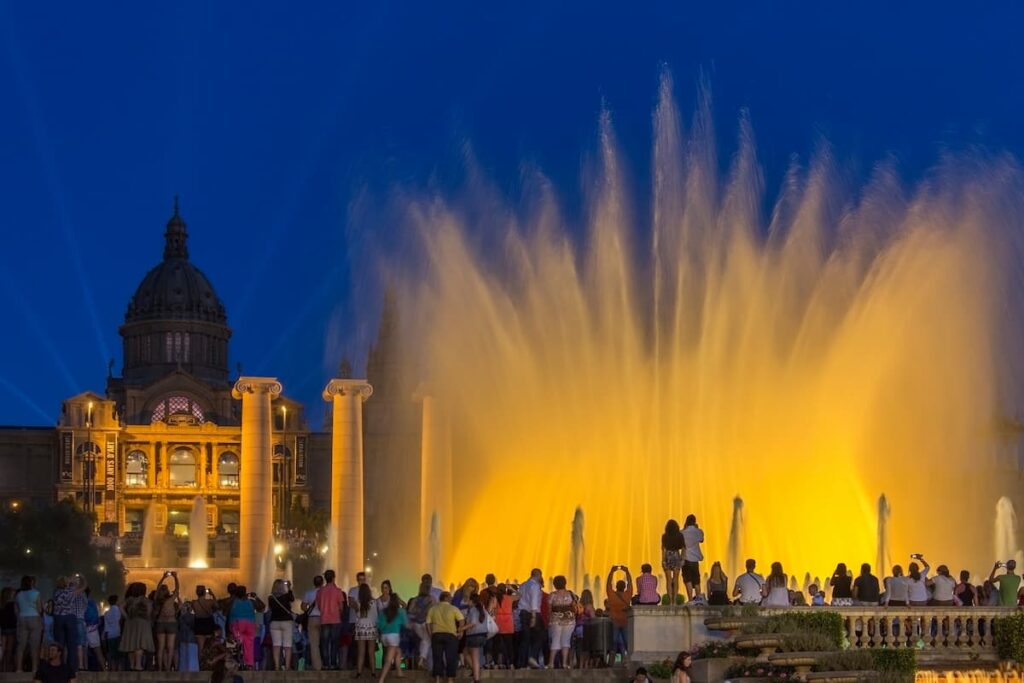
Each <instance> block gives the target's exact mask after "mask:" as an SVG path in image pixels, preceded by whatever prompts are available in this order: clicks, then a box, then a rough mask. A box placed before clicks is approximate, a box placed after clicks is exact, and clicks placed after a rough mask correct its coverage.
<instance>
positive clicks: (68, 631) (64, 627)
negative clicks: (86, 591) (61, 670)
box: [53, 576, 84, 672]
mask: <svg viewBox="0 0 1024 683" xmlns="http://www.w3.org/2000/svg"><path fill="white" fill-rule="evenodd" d="M83 588H84V586H83ZM78 595H79V587H78V583H77V581H76V578H75V577H71V578H68V577H66V576H61V577H58V578H57V588H56V589H55V590H54V591H53V640H54V642H56V643H57V644H58V645H60V646H61V652H62V656H63V657H64V658H65V659H66V661H67V663H68V665H69V666H70V667H71V670H72V671H75V672H77V671H78V645H79V643H78V617H77V616H76V614H75V603H76V602H77V599H78Z"/></svg>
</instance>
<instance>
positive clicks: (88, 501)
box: [82, 401, 96, 512]
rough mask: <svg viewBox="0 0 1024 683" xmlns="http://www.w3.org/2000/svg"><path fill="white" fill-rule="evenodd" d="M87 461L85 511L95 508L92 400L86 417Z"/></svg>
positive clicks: (84, 483)
mask: <svg viewBox="0 0 1024 683" xmlns="http://www.w3.org/2000/svg"><path fill="white" fill-rule="evenodd" d="M85 429H86V438H85V461H84V462H83V463H82V464H83V471H82V479H83V481H82V485H83V488H84V490H85V494H84V497H85V505H84V508H85V511H86V512H92V509H93V468H94V465H95V458H96V456H95V454H94V453H93V452H92V401H89V410H88V413H87V416H86V418H85Z"/></svg>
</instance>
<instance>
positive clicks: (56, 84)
mask: <svg viewBox="0 0 1024 683" xmlns="http://www.w3.org/2000/svg"><path fill="white" fill-rule="evenodd" d="M890 4H893V5H896V4H899V5H900V6H899V7H889V8H885V7H881V6H874V5H871V4H865V3H845V4H843V6H842V7H840V3H802V4H798V3H743V4H738V3H735V4H734V3H704V4H696V3H681V2H652V3H595V2H541V3H530V2H517V3H487V2H450V3H419V2H403V3H396V2H387V1H383V2H368V3H342V2H323V3H317V2H304V3H277V2H274V3H270V2H259V1H253V2H246V3H240V2H239V3H228V2H225V3H210V2H176V3H146V2H144V3H138V2H111V3H100V4H96V3H0V43H2V46H0V92H2V93H3V106H2V107H0V136H2V140H3V144H2V146H0V200H2V201H0V230H2V233H0V234H2V236H3V249H2V251H0V305H2V306H3V307H4V308H5V310H6V315H5V317H4V320H5V321H6V322H7V325H8V329H7V333H6V334H4V335H3V336H2V337H0V359H2V361H0V424H52V423H53V422H54V421H55V419H56V416H57V413H58V411H59V408H60V401H61V399H63V398H65V397H67V396H69V395H72V394H75V393H78V392H80V391H83V390H86V389H93V390H100V391H102V388H103V384H104V377H105V375H106V368H107V361H108V359H109V358H115V359H116V366H115V367H116V368H117V369H119V368H120V364H121V358H120V338H119V337H118V335H117V328H118V325H119V324H120V323H121V321H122V319H123V316H124V311H125V307H126V306H127V303H128V299H129V297H130V295H131V294H132V292H133V291H134V289H135V287H136V285H137V284H138V282H139V281H140V279H141V278H142V276H143V275H144V274H145V272H146V271H147V270H148V269H149V268H150V267H152V266H153V265H154V264H155V263H156V262H157V261H158V260H159V258H160V255H161V250H162V232H163V227H164V224H165V223H166V220H167V218H168V216H169V214H170V211H171V204H172V197H173V195H174V194H176V193H177V194H180V195H181V204H182V213H183V215H184V217H185V219H186V221H187V222H188V225H189V231H190V234H191V239H190V251H191V255H192V260H193V261H194V262H195V263H196V264H197V265H199V267H200V268H201V269H203V270H204V271H205V272H206V274H207V275H208V276H209V277H210V279H211V280H212V281H213V283H214V286H215V287H216V288H217V290H218V292H219V293H220V296H221V298H222V299H223V300H224V302H225V304H226V306H227V309H228V317H229V323H230V324H231V326H232V327H233V329H234V337H233V339H232V346H231V352H232V361H231V362H232V367H234V364H235V363H237V362H240V363H242V365H243V367H244V370H245V372H246V373H248V374H270V375H276V376H278V377H280V378H281V379H282V381H283V383H284V385H285V389H286V392H288V393H289V394H291V395H293V396H295V397H296V398H298V399H300V400H303V401H305V402H306V403H307V405H309V406H310V407H311V408H313V413H312V414H313V415H316V414H317V412H316V411H317V409H318V408H319V406H318V403H319V392H320V389H321V388H322V386H323V384H324V383H325V381H326V380H327V379H328V376H329V374H330V369H331V367H332V366H334V365H335V364H336V359H337V357H338V356H339V355H340V354H341V353H347V354H349V355H351V356H352V357H353V360H354V361H355V364H356V366H357V367H360V366H361V365H362V364H363V361H364V357H365V348H366V344H367V341H368V340H369V339H370V338H371V337H372V335H373V333H374V330H375V326H376V320H375V314H376V310H377V308H378V301H377V296H376V292H377V291H378V288H377V283H376V282H375V281H374V278H373V274H374V268H372V267H371V266H368V265H367V258H368V247H367V245H369V244H374V243H380V242H382V241H386V240H382V237H381V235H380V234H378V233H379V232H380V231H381V230H387V229H390V228H388V227H382V226H381V225H380V224H379V223H380V221H377V222H374V221H373V220H352V219H351V216H353V215H358V214H354V213H353V212H352V211H351V207H352V206H353V203H354V202H355V201H356V199H357V198H359V197H365V196H384V195H386V193H387V192H388V191H389V190H390V189H393V188H396V187H423V186H426V185H430V186H432V187H437V188H440V189H441V190H442V191H444V190H448V189H453V190H454V189H455V188H457V187H458V185H459V183H460V178H461V175H462V174H461V167H460V159H461V158H462V151H463V150H464V149H465V146H466V145H467V144H468V145H470V146H471V148H472V150H473V153H474V156H475V158H476V159H477V160H478V162H479V163H480V165H481V166H482V168H483V170H484V172H485V173H486V174H487V175H488V176H489V177H490V178H492V179H493V180H494V182H495V183H496V184H497V185H498V187H500V188H502V189H503V190H505V191H508V192H509V193H510V195H512V196H515V195H516V194H517V184H518V182H519V178H520V170H521V168H522V165H523V164H524V163H529V164H535V165H537V166H539V167H540V168H542V169H543V170H544V171H545V172H546V173H547V174H548V175H549V176H550V177H551V178H552V179H553V180H554V181H555V182H556V184H557V185H558V186H559V187H560V188H561V190H562V193H563V195H564V196H565V197H566V198H567V200H568V201H569V202H570V203H572V202H574V201H576V200H578V194H579V173H580V168H581V163H582V160H583V159H584V158H585V157H586V156H587V155H588V154H589V153H590V152H591V151H592V150H593V147H594V142H595V132H596V126H597V116H598V112H599V110H600V107H601V103H602V101H603V102H605V103H606V105H607V107H608V108H609V109H610V111H611V112H612V116H613V118H614V121H615V126H616V131H617V134H618V137H619V140H620V143H621V146H622V148H623V150H624V152H625V155H626V158H627V163H628V165H629V166H630V168H631V170H632V177H633V182H634V184H635V187H636V188H644V187H646V175H647V168H648V164H649V153H650V152H649V148H650V135H651V127H650V120H651V109H652V107H653V105H654V102H655V99H656V96H657V81H658V75H659V71H660V69H661V67H662V65H667V66H668V68H669V69H671V71H672V73H673V74H674V76H675V82H676V91H677V96H678V99H679V101H680V105H681V108H682V109H683V111H689V110H690V109H691V108H692V105H693V101H694V99H695V98H696V94H697V91H696V88H695V87H694V84H695V83H696V82H697V80H698V78H699V77H700V75H701V74H703V75H704V77H705V78H706V79H707V81H708V82H709V83H710V84H711V88H712V91H713V95H714V103H715V113H716V123H717V126H718V131H719V137H720V139H721V143H722V151H723V152H724V153H725V154H723V155H722V156H723V158H724V157H725V155H726V154H727V153H728V152H729V148H730V146H731V144H732V143H731V139H732V136H733V131H734V130H735V122H736V119H737V116H738V113H739V111H740V110H741V108H747V109H749V110H750V114H751V118H752V120H753V124H754V128H755V131H756V135H757V141H758V148H759V154H760V156H761V159H762V161H763V163H764V164H765V166H766V171H767V178H768V182H769V188H770V191H771V190H773V189H774V188H775V187H777V183H778V181H779V178H780V176H781V174H782V172H783V170H784V169H785V166H786V164H787V163H788V161H789V159H790V157H791V155H798V156H799V157H801V158H806V156H807V155H808V154H809V153H810V151H811V150H812V149H813V148H814V146H815V145H816V144H817V143H818V142H819V141H820V139H821V138H823V137H824V138H827V139H828V140H829V141H830V142H831V144H832V145H833V147H834V149H835V152H836V156H837V157H838V158H840V159H841V160H843V161H844V162H846V163H849V164H850V166H851V168H854V169H859V170H861V171H863V170H864V169H865V168H868V167H870V164H871V163H873V162H874V161H876V160H878V159H879V158H880V157H883V156H885V155H890V154H891V155H892V156H893V157H894V158H895V159H896V160H897V162H898V164H899V166H900V168H901V170H902V172H903V173H904V175H905V176H907V177H908V178H911V179H913V178H915V177H920V175H922V174H923V173H925V172H926V171H927V169H928V167H929V165H930V164H932V163H933V162H934V161H935V159H936V158H937V156H938V155H939V154H941V153H942V151H943V150H946V149H962V148H965V147H968V146H975V145H978V146H982V147H985V148H988V149H992V150H1006V151H1009V152H1011V153H1013V154H1015V155H1017V156H1018V157H1020V156H1024V126H1022V125H1021V121H1022V120H1024V88H1022V87H1021V84H1022V76H1024V48H1022V47H1021V41H1020V40H1019V27H1020V26H1021V25H1022V19H1024V10H1022V9H1021V8H1020V6H1017V7H1014V6H1012V5H1010V4H1009V3H1007V4H1000V3H986V4H982V5H980V6H970V7H969V6H968V5H963V4H959V3H957V4H954V3H947V5H948V6H945V7H944V6H943V5H942V4H941V3H929V4H924V3H920V4H917V3H915V4H908V3H890ZM632 5H644V7H643V8H639V9H638V8H636V7H633V6H632ZM640 191H641V193H642V192H643V190H642V189H641V190H640ZM393 227H394V229H400V228H401V226H393ZM332 321H333V323H332ZM332 324H333V328H334V329H335V330H340V334H331V335H329V334H328V333H327V330H328V328H329V327H331V326H332ZM315 422H316V421H314V426H318V425H316V424H315Z"/></svg>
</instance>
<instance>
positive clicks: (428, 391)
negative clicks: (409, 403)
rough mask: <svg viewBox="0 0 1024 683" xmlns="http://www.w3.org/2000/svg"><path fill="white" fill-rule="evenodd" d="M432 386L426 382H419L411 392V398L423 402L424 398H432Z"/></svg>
mask: <svg viewBox="0 0 1024 683" xmlns="http://www.w3.org/2000/svg"><path fill="white" fill-rule="evenodd" d="M433 397H434V391H433V387H432V386H430V385H429V384H427V383H426V382H420V383H419V384H418V385H416V389H415V390H413V392H412V400H413V401H414V402H416V403H423V401H424V400H425V399H428V398H433Z"/></svg>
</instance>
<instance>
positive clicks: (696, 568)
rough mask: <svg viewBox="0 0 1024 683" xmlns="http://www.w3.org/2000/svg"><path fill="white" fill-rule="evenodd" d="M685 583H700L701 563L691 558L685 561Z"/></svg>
mask: <svg viewBox="0 0 1024 683" xmlns="http://www.w3.org/2000/svg"><path fill="white" fill-rule="evenodd" d="M683 583H688V584H690V585H691V586H699V585H700V564H698V563H697V562H690V561H689V560H686V561H685V562H683Z"/></svg>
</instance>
